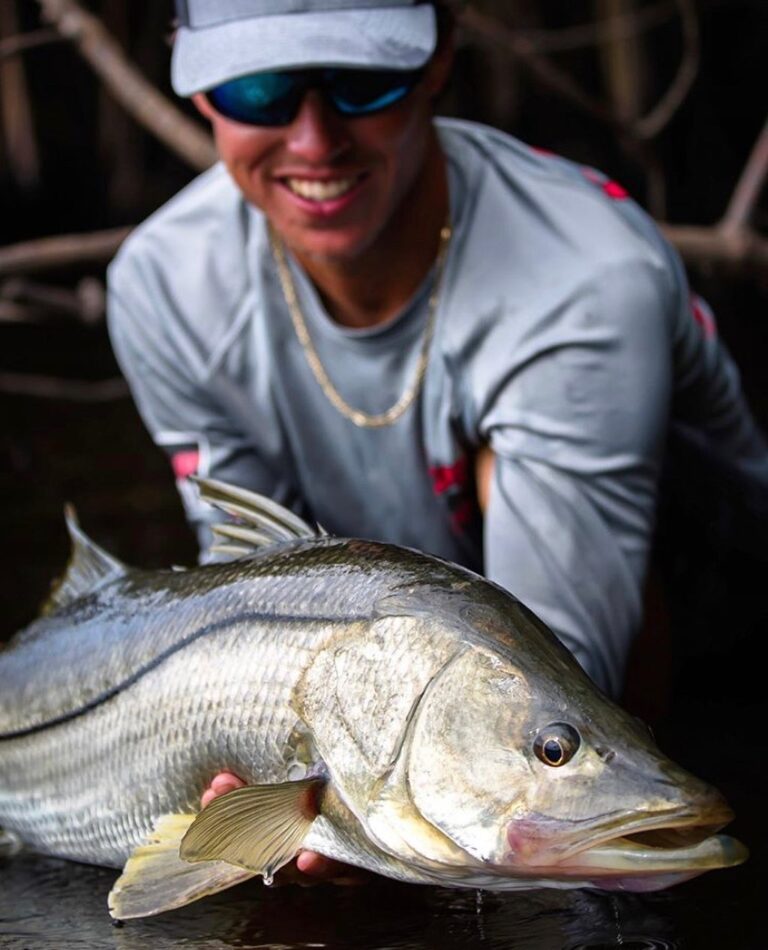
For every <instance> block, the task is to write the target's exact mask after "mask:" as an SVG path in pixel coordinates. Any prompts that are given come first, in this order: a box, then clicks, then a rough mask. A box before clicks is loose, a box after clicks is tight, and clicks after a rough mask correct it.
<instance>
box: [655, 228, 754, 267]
mask: <svg viewBox="0 0 768 950" xmlns="http://www.w3.org/2000/svg"><path fill="white" fill-rule="evenodd" d="M661 230H662V233H663V234H664V236H665V237H666V238H667V240H668V241H670V242H671V243H672V244H674V246H675V247H676V248H677V250H678V251H679V252H680V255H681V256H682V258H683V260H684V261H685V263H686V264H688V265H690V266H693V267H703V268H705V269H706V268H715V267H716V268H718V269H719V270H725V271H729V272H731V273H738V274H758V275H759V274H761V273H762V274H763V275H765V273H766V268H768V240H766V239H765V238H763V237H761V236H760V235H759V234H756V233H755V232H754V231H750V230H747V229H746V228H739V229H738V230H734V231H726V230H725V229H724V228H721V227H714V228H711V227H710V228H708V227H697V226H695V225H683V224H666V225H661Z"/></svg>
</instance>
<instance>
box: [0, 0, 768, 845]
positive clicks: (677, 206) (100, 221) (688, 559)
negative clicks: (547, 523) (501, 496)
mask: <svg viewBox="0 0 768 950" xmlns="http://www.w3.org/2000/svg"><path fill="white" fill-rule="evenodd" d="M88 8H89V9H90V10H91V11H93V12H94V13H97V14H98V15H99V16H100V17H101V18H102V19H103V20H104V22H105V23H106V24H107V26H108V27H109V29H110V30H111V31H112V32H113V33H114V35H115V36H116V37H117V38H118V39H119V40H120V42H121V43H122V44H123V46H124V47H125V49H126V50H127V51H128V53H129V55H130V57H131V58H132V59H133V61H134V62H135V64H136V65H137V66H138V68H139V69H140V70H141V71H142V72H143V73H144V74H145V75H146V76H147V77H148V78H149V79H151V81H152V82H153V83H155V84H156V85H157V86H158V87H159V88H160V89H161V90H163V91H164V92H166V93H167V94H168V95H169V96H170V95H171V93H170V89H169V87H168V81H167V74H168V62H169V55H170V52H169V43H168V34H169V26H170V20H171V5H170V3H168V2H165V0H163V2H158V0H102V2H95V0H94V2H91V3H90V4H89V5H88ZM692 8H693V9H694V11H695V15H696V19H697V22H698V28H699V31H700V60H699V65H698V70H697V74H696V79H695V81H694V83H693V86H692V88H691V90H690V92H689V93H688V95H687V97H686V99H685V101H684V103H683V104H682V106H681V107H680V108H679V109H678V110H677V112H676V113H675V114H674V116H673V117H672V119H671V121H670V122H669V123H668V125H667V126H666V127H665V128H664V129H663V131H662V132H661V133H660V134H659V135H658V137H656V138H655V139H654V140H652V141H651V142H650V143H646V144H645V145H643V146H642V147H638V145H637V144H636V143H634V144H633V142H632V138H631V135H627V134H626V133H622V132H621V131H618V130H617V129H616V128H615V127H612V126H610V125H608V124H606V123H603V122H600V121H598V120H596V119H594V118H591V117H590V116H589V115H587V114H586V113H585V112H584V111H582V110H581V109H580V108H578V107H577V106H575V105H574V104H573V103H572V102H571V101H568V100H567V98H564V97H563V96H561V95H560V94H558V93H556V92H555V91H553V90H552V89H550V88H547V87H546V86H545V85H543V84H542V83H541V82H539V81H538V80H537V79H536V78H535V77H534V76H533V75H532V73H531V72H530V71H529V70H527V69H526V68H525V67H524V65H523V64H521V62H520V61H519V60H518V59H516V58H515V57H514V56H513V55H511V54H510V53H509V52H505V51H503V50H501V49H491V48H490V47H489V46H488V45H486V44H483V43H481V42H479V41H478V39H477V37H476V36H475V35H473V34H472V33H471V31H463V32H462V33H460V35H459V42H458V51H457V64H456V72H455V77H454V80H453V83H452V85H451V88H450V89H449V90H448V91H447V93H446V96H445V98H444V101H443V103H442V105H441V109H440V111H441V112H443V113H447V114H453V115H459V116H462V117H465V118H471V119H476V120H479V121H484V122H488V123H491V124H494V125H497V126H500V127H502V128H504V129H506V130H508V131H511V132H513V133H514V134H516V135H518V136H520V137H521V138H523V139H524V140H526V141H528V142H531V143H533V144H536V145H538V146H541V147H544V148H547V149H551V150H553V151H556V152H560V153H562V154H564V155H566V156H568V157H570V158H573V159H575V160H577V161H580V162H587V163H590V164H592V165H594V166H596V167H599V168H601V169H603V170H604V171H606V172H607V173H608V174H610V175H611V176H612V177H614V178H616V179H618V180H619V181H620V182H622V183H623V184H624V185H625V186H626V187H627V188H629V190H630V191H631V192H632V194H633V195H634V197H635V198H636V200H638V201H639V202H640V203H641V204H644V205H645V206H646V207H647V208H648V209H649V210H650V211H651V212H652V213H653V214H654V216H655V217H657V218H659V219H665V220H667V221H669V222H673V223H685V224H700V225H712V224H714V223H716V222H717V221H718V219H719V218H720V217H721V216H722V214H723V212H724V211H725V208H726V206H727V204H728V200H729V197H730V195H731V193H732V191H733V188H734V185H735V183H736V181H737V180H738V177H739V174H740V172H741V170H742V168H743V166H744V164H745V162H746V160H747V157H748V155H749V153H750V149H751V148H752V146H753V144H754V142H755V140H756V139H757V136H758V134H759V132H760V130H761V128H762V126H763V124H764V122H765V119H766V112H767V111H768V110H767V109H766V105H767V104H768V97H766V63H768V3H766V2H765V0H695V2H693V3H692ZM477 9H480V10H481V11H482V12H484V13H486V14H489V15H495V16H497V17H498V18H499V20H500V22H504V23H506V24H507V25H511V26H513V27H515V28H516V29H517V31H518V35H527V36H529V37H534V38H535V37H537V36H539V37H540V36H541V31H543V30H548V31H562V30H563V29H565V28H569V27H573V26H577V25H580V24H589V23H593V22H594V21H595V19H596V18H597V17H598V16H602V15H605V14H606V13H607V12H610V11H611V10H614V11H616V10H623V11H624V12H625V13H626V14H634V15H636V14H638V13H643V12H645V13H648V12H650V13H655V14H656V16H657V21H656V23H655V25H654V26H653V28H652V29H648V30H647V31H645V32H642V33H640V34H637V35H636V36H635V37H634V39H633V40H632V41H631V44H630V45H631V50H630V52H631V55H633V56H634V57H635V61H636V66H635V68H634V70H633V95H634V97H635V100H636V104H635V106H632V105H631V103H630V106H626V104H625V107H624V108H625V109H627V110H628V113H627V114H628V117H629V121H630V123H631V119H632V109H633V108H634V109H635V111H640V112H643V111H645V110H647V109H648V108H649V107H650V105H652V103H653V102H654V101H656V100H657V99H658V97H659V96H660V95H661V94H662V93H663V91H664V89H665V88H667V86H668V85H669V83H670V82H671V80H672V78H673V76H674V74H675V71H676V69H677V66H678V64H679V62H680V58H681V55H682V49H683V44H682V41H681V29H680V21H679V17H678V15H677V14H678V12H679V5H678V4H675V3H667V4H665V3H650V2H641V0H623V2H622V0H593V2H575V0H544V2H533V0H519V2H514V3H512V2H509V0H503V2H502V0H497V2H495V3H494V2H490V0H489V2H486V3H483V4H477ZM0 10H2V16H3V17H4V19H0V31H1V32H0V41H2V40H7V39H8V37H9V36H11V35H14V34H15V33H16V32H19V31H21V32H24V31H33V30H37V29H39V28H40V27H41V25H42V24H41V20H40V6H39V4H38V3H37V2H34V0H0ZM526 31H527V32H526ZM532 31H535V32H532ZM551 35H552V36H555V35H560V36H562V35H563V34H562V33H558V34H555V33H552V34H551ZM606 48H607V47H605V46H603V47H600V49H602V50H603V51H605V50H606ZM624 52H625V54H626V55H630V54H629V53H627V49H625V51H624ZM549 55H550V57H551V61H552V62H553V63H554V64H556V65H557V66H558V67H559V68H560V69H561V70H562V71H563V72H564V73H565V74H566V75H567V76H568V77H570V81H572V82H574V83H578V84H579V86H580V87H581V88H583V89H584V90H586V91H587V92H588V93H589V94H590V95H591V96H593V97H595V98H597V99H599V100H601V101H603V102H608V101H610V99H611V96H612V94H613V96H614V98H615V97H616V92H615V89H614V83H615V74H614V73H612V72H611V70H610V69H609V68H608V67H606V65H605V62H606V61H605V55H604V52H603V54H601V53H599V52H598V48H597V47H596V46H595V44H594V43H590V44H587V45H582V46H580V47H578V48H576V49H572V50H570V51H564V52H553V53H551V54H549ZM11 63H13V64H14V66H13V68H14V69H15V70H16V73H15V75H14V78H12V77H11V73H10V71H9V70H10V68H11V67H10V64H11ZM19 68H21V72H22V79H23V83H24V86H25V91H24V95H23V96H22V95H21V94H19V95H18V96H17V95H16V94H15V92H14V96H13V97H11V96H9V95H8V93H7V90H8V89H9V88H11V86H10V85H9V84H10V83H11V82H13V83H14V85H13V87H12V88H13V89H14V90H16V89H17V85H16V84H17V83H18V81H19ZM0 83H2V84H3V85H4V86H5V90H6V94H5V95H2V94H1V93H2V89H0V109H2V114H1V118H2V130H1V131H0V209H1V210H0V245H13V244H16V243H17V242H20V241H23V240H30V239H34V238H39V237H43V236H47V235H55V234H69V233H77V232H81V233H84V232H90V231H96V230H99V229H104V228H112V227H116V226H122V225H134V224H136V223H138V222H139V221H141V220H142V219H143V218H144V217H145V216H146V215H147V214H149V213H150V212H151V211H152V210H154V209H155V208H156V207H158V206H159V205H160V204H162V203H163V202H164V201H165V200H166V199H168V198H169V197H170V196H171V195H172V194H173V193H174V192H175V191H177V190H178V189H179V188H180V187H182V186H183V185H184V184H185V183H186V182H188V181H189V180H190V179H191V178H192V177H193V175H194V174H195V172H193V171H192V170H191V169H190V168H189V167H188V166H187V165H185V164H184V163H183V162H182V161H181V160H180V159H178V158H177V157H176V156H175V155H173V154H172V153H171V152H170V151H169V150H168V149H167V148H166V147H165V146H163V145H161V144H159V143H158V142H157V141H156V140H155V139H154V138H152V137H151V136H150V135H149V134H147V133H146V132H145V131H144V130H143V129H142V128H140V127H139V126H138V125H137V124H136V123H135V122H134V121H133V119H131V118H130V117H128V116H127V115H126V114H125V113H124V111H123V109H122V108H121V107H120V106H119V105H117V104H116V103H115V102H114V101H113V99H112V98H111V97H110V96H109V95H108V94H106V93H105V92H104V90H103V87H102V85H101V84H100V82H99V81H98V79H97V78H96V77H95V75H94V73H93V71H92V69H91V68H90V67H89V66H88V65H87V64H86V63H85V62H84V60H83V59H82V57H81V56H80V55H79V54H78V52H77V50H76V49H75V47H74V46H73V44H72V43H70V42H69V41H59V42H55V43H54V42H51V43H48V44H46V45H43V46H40V47H38V48H35V49H31V50H28V51H27V52H25V53H23V54H21V55H19V56H15V57H12V58H11V57H6V58H4V59H0ZM11 99H12V100H13V101H11ZM181 108H182V109H184V111H186V112H187V114H188V115H190V116H191V115H192V110H191V109H190V108H189V107H188V104H181ZM14 110H16V111H20V112H21V113H22V115H23V117H24V118H25V119H26V121H27V126H28V132H29V135H30V136H31V138H32V140H33V143H34V152H35V155H36V158H37V166H36V167H33V165H34V163H33V162H30V161H28V160H19V158H18V156H17V157H16V158H14V144H13V143H14V141H15V136H16V135H17V133H18V127H19V120H18V117H17V116H16V112H15V111H14ZM767 224H768V216H767V212H766V204H765V201H764V200H763V202H762V204H761V205H760V206H759V207H758V208H757V209H756V210H755V213H754V215H753V219H752V225H753V226H754V227H755V229H756V230H758V231H762V232H763V233H765V230H766V225H767ZM0 250H2V248H1V247H0ZM690 276H691V280H692V283H693V284H694V285H695V286H696V288H697V289H698V290H699V292H701V293H702V294H703V295H704V296H705V297H706V298H707V299H708V300H709V301H710V303H711V304H712V305H713V307H714V308H715V311H716V313H717V314H718V319H719V324H720V332H721V335H722V337H723V338H724V340H725V341H726V343H727V345H728V346H729V347H730V349H731V350H732V352H733V354H734V356H735V359H736V361H737V363H738V365H739V367H740V369H741V371H742V374H743V381H744V386H745V388H746V390H747V393H748V396H749V398H750V401H751V404H752V406H753V408H754V411H755V414H756V415H757V417H758V419H759V420H760V422H761V424H762V425H763V427H764V428H768V387H766V383H765V371H764V366H765V363H766V357H767V356H768V320H767V319H766V304H767V303H768V275H766V274H761V273H759V272H755V271H754V270H752V271H746V270H742V271H738V270H736V271H734V270H732V269H731V270H726V269H724V268H723V267H721V266H718V265H716V264H713V265H711V266H707V267H696V268H695V269H692V270H691V272H690ZM84 277H95V278H98V279H102V278H103V266H100V265H93V264H91V265H88V266H74V267H68V268H58V269H51V270H48V271H45V272H43V273H38V274H35V275H33V276H32V277H28V278H27V279H28V280H31V281H33V282H34V284H35V286H36V287H37V288H38V290H39V288H40V287H43V288H51V287H54V288H69V289H70V290H71V289H72V288H74V287H76V286H77V284H78V282H79V281H80V280H82V278H84ZM10 279H11V278H10V277H3V276H0V303H1V302H2V296H3V288H5V289H6V291H7V289H8V281H9V280H10ZM44 309H45V308H43V311H44ZM118 376H119V371H118V369H117V366H116V365H115V362H114V360H113V357H112V355H111V351H110V347H109V343H108V339H107V335H106V331H105V328H104V324H103V321H101V320H98V321H96V322H95V323H94V324H93V325H85V324H83V322H82V321H79V320H77V319H74V318H73V317H71V316H70V317H66V316H64V315H62V314H61V313H59V312H55V308H53V309H52V310H51V312H50V313H47V314H46V313H45V312H42V313H41V312H40V307H39V306H38V308H37V311H36V312H35V314H34V315H31V317H30V319H24V320H19V319H14V320H11V319H6V318H4V319H0V498H2V506H1V508H0V551H2V570H1V571H0V640H2V639H7V638H8V637H9V636H10V635H11V634H12V633H13V632H14V631H15V630H16V629H18V628H19V627H20V626H22V625H24V624H25V623H27V622H29V621H30V620H31V619H32V618H33V617H34V615H35V613H36V611H37V609H38V606H39V605H40V603H41V601H42V600H44V598H45V596H46V592H47V590H48V588H49V585H50V583H51V580H52V579H53V578H54V577H55V576H56V575H57V574H58V573H60V572H61V570H62V568H63V566H64V564H65V562H66V557H67V551H68V542H67V538H66V533H65V530H64V523H63V517H62V509H63V505H64V503H65V502H66V501H71V502H73V503H74V504H75V505H76V507H77V510H78V512H79V515H80V519H81V522H82V524H83V526H84V527H85V529H86V530H87V532H88V533H89V534H90V535H91V536H92V537H93V538H94V539H96V540H98V542H99V543H101V544H102V545H103V546H104V547H106V548H107V549H108V550H110V551H111V552H113V553H114V554H116V555H118V556H119V557H121V558H123V559H125V560H126V561H128V562H132V563H136V564H140V565H142V566H147V567H160V566H167V565H169V564H172V563H190V562H192V561H193V560H194V558H195V546H194V543H193V539H192V537H191V534H190V533H189V532H188V530H187V528H186V525H185V523H184V521H183V517H182V514H181V511H180V505H179V503H178V500H177V497H176V494H175V489H174V487H173V482H172V477H171V474H170V471H169V469H168V466H167V463H166V460H165V457H164V456H163V455H161V453H160V451H159V450H158V449H156V448H155V447H154V446H153V445H152V443H151V442H150V440H149V438H148V436H147V435H146V433H145V432H144V429H143V427H142V424H141V422H140V420H139V419H138V417H137V415H136V412H135V410H134V408H133V404H132V402H131V401H130V399H129V398H127V397H125V396H122V397H112V398H101V399H98V398H96V396H97V391H96V390H92V391H91V392H90V396H89V397H88V398H78V399H74V398H50V397H45V396H42V395H39V394H38V395H35V394H30V393H29V388H30V387H31V388H32V389H39V388H40V386H39V385H38V383H39V377H44V378H45V379H46V380H50V379H51V378H54V379H55V380H70V381H72V380H76V381H81V382H91V383H92V382H98V381H103V380H114V379H115V378H117V377H118ZM20 381H21V382H20ZM42 385H45V381H44V382H43V384H42ZM22 390H24V391H22ZM80 395H81V396H82V394H80ZM686 479H687V480H688V481H687V483H688V486H689V487H690V486H692V485H694V483H695V484H696V486H697V487H700V486H701V485H702V484H704V478H703V475H702V474H701V473H699V472H698V471H697V467H696V465H695V464H693V465H689V468H688V470H687V472H686V476H685V478H684V479H682V480H681V481H678V484H677V488H676V489H675V490H674V492H673V493H672V494H671V495H669V496H668V499H667V502H665V506H664V513H663V517H662V523H661V528H660V532H659V539H658V544H657V553H656V556H655V558H654V565H655V566H654V570H653V582H652V585H651V588H650V590H649V595H648V622H647V624H646V627H647V629H646V631H645V632H644V634H643V638H642V640H641V643H642V644H643V648H642V649H641V650H640V651H639V655H638V656H637V657H636V658H635V659H634V661H633V670H632V676H631V679H630V684H629V687H628V692H627V695H626V697H625V700H626V702H627V703H628V705H629V706H630V707H631V708H632V709H634V710H635V711H637V712H638V713H640V714H642V715H643V716H644V717H645V718H646V719H650V720H651V721H652V722H653V724H654V725H655V727H656V729H657V730H658V732H659V734H660V735H661V736H662V737H665V738H666V742H667V745H668V746H672V749H673V751H674V752H676V753H677V755H678V757H679V758H682V759H683V761H695V762H696V765H697V766H698V770H699V771H700V772H702V774H704V775H707V774H708V771H709V773H710V774H709V777H712V778H716V779H718V780H719V781H720V784H721V785H725V787H726V791H728V790H729V787H730V786H732V787H733V792H732V794H735V795H736V797H737V799H738V798H739V797H740V796H741V799H742V800H744V801H747V800H748V799H749V796H750V795H754V794H755V791H754V790H755V789H756V788H758V787H759V785H760V783H759V779H758V770H759V769H761V768H762V766H763V760H764V758H765V751H766V743H765V739H764V738H763V736H764V730H763V729H762V717H763V715H764V708H763V707H764V704H763V698H762V697H763V694H764V692H765V686H764V674H763V664H762V662H759V661H758V656H759V654H760V651H761V650H762V648H763V647H764V633H765V630H766V621H767V620H768V609H767V608H766V603H765V595H764V591H765V588H766V581H765V578H766V576H767V575H766V567H768V557H767V556H766V547H768V546H766V544H765V541H766V534H767V533H768V532H766V530H765V528H766V522H767V521H768V518H763V520H762V522H761V520H760V518H759V517H756V516H755V512H754V511H749V512H745V511H744V510H741V509H739V506H738V505H731V504H726V503H724V502H723V500H722V498H721V493H720V491H719V486H718V483H717V480H716V479H715V480H714V481H713V482H712V483H711V484H710V485H709V486H708V491H710V496H709V500H708V501H707V502H706V503H704V504H702V503H699V502H697V503H696V504H694V503H693V502H692V500H691V497H689V492H688V491H687V490H686ZM698 494H700V492H698V490H697V491H695V492H691V493H690V495H698ZM750 790H751V791H750ZM763 827H764V824H763ZM745 837H749V835H745Z"/></svg>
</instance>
